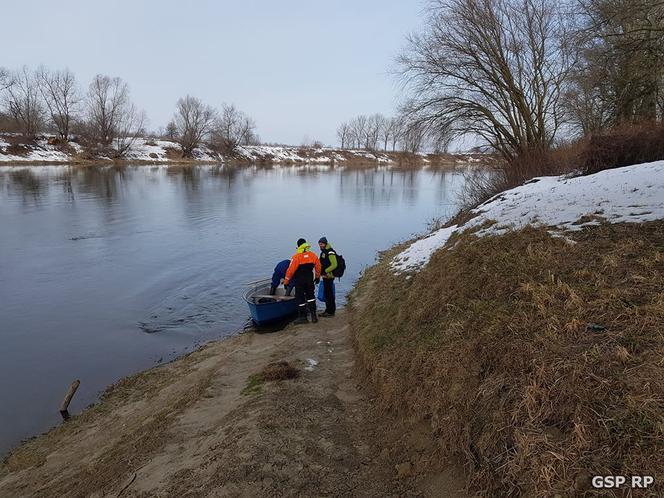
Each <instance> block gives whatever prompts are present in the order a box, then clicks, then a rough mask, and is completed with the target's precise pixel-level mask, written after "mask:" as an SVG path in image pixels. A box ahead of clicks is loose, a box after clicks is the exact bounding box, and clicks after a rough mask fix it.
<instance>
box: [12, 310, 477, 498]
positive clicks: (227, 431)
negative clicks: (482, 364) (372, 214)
mask: <svg viewBox="0 0 664 498" xmlns="http://www.w3.org/2000/svg"><path fill="white" fill-rule="evenodd" d="M282 360H285V361H288V362H289V363H290V364H292V365H293V366H295V367H297V368H298V369H299V370H300V375H299V377H297V378H295V379H290V380H281V381H273V382H263V383H260V382H257V381H256V380H255V378H254V380H253V381H251V380H249V379H250V377H251V376H252V375H254V374H256V373H258V372H260V371H261V369H262V368H264V367H265V366H266V365H268V364H269V363H271V362H274V361H282ZM360 378H361V375H357V372H356V371H355V369H354V355H353V349H352V345H351V341H350V338H349V332H348V325H347V322H346V317H345V315H344V314H343V313H340V314H338V315H337V316H336V317H334V318H331V319H321V321H320V322H319V323H318V324H309V325H301V326H290V327H288V328H286V329H285V330H282V331H280V332H276V333H270V334H258V333H253V332H249V333H245V334H242V335H239V336H237V337H233V338H230V339H227V340H223V341H219V342H216V343H212V344H210V345H208V346H206V347H204V348H202V349H201V350H199V351H196V352H194V353H192V354H190V355H188V356H186V357H184V358H181V359H179V360H177V361H175V362H173V363H170V364H167V365H163V366H160V367H157V368H154V369H152V370H149V371H146V372H143V373H141V374H138V375H136V376H133V377H129V378H127V379H125V380H123V381H121V382H119V383H118V384H116V385H115V386H113V387H112V388H110V389H109V391H108V393H107V394H106V395H105V396H104V399H103V401H102V402H101V403H99V404H97V405H95V406H93V407H91V408H89V409H88V410H86V411H85V412H84V413H82V414H81V415H78V416H76V417H73V418H72V419H70V421H68V422H67V423H64V424H62V425H61V426H60V427H57V428H55V429H53V430H51V431H50V432H49V433H47V434H45V435H43V436H40V437H38V438H35V439H33V440H31V441H28V442H27V443H25V444H24V445H23V446H21V447H20V448H18V449H17V450H15V451H14V452H13V453H11V454H10V455H9V457H8V458H6V459H5V461H4V462H3V464H2V465H1V466H0V496H3V497H5V496H7V497H9V496H12V497H15V496H43V497H52V496H81V497H83V496H86V497H87V496H127V497H130V496H134V497H138V496H141V497H142V496H146V497H147V496H187V497H195V496H247V497H249V496H251V497H255V496H382V497H388V496H437V497H445V496H450V497H452V496H453V497H463V496H465V495H464V493H463V491H462V488H463V479H462V478H461V473H460V471H459V470H458V469H457V468H455V467H453V466H448V465H445V464H440V465H438V466H437V467H438V469H439V470H440V472H438V473H435V474H433V475H431V474H429V475H426V474H425V473H424V472H423V471H421V469H424V468H427V469H428V470H430V469H431V468H432V465H431V462H429V461H427V462H424V461H422V458H423V457H421V455H425V454H431V452H430V451H429V450H428V449H427V447H428V445H429V444H430V435H428V434H427V431H426V429H425V428H424V429H422V430H421V431H420V430H418V429H417V428H413V427H410V428H405V426H403V425H401V424H399V423H397V422H396V421H395V420H392V419H391V418H390V415H388V414H381V413H376V412H375V411H374V409H373V408H372V403H371V393H370V392H369V391H368V389H367V388H365V387H363V386H362V385H361V384H360V383H359V381H358V380H357V379H360ZM83 381H84V379H83ZM433 467H436V465H434V466H433Z"/></svg>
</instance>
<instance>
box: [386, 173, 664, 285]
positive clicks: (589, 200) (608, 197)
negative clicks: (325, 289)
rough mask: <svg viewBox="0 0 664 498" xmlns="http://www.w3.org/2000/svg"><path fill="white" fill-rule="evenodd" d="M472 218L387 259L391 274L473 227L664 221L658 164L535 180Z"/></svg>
mask: <svg viewBox="0 0 664 498" xmlns="http://www.w3.org/2000/svg"><path fill="white" fill-rule="evenodd" d="M472 213H473V214H475V215H476V216H475V217H474V218H472V219H471V220H470V221H468V222H466V223H465V224H463V225H461V226H459V227H457V226H456V225H455V226H451V227H445V228H441V229H440V230H436V231H434V232H433V233H431V234H429V235H428V236H426V237H424V238H422V239H420V240H417V241H416V242H414V243H413V244H411V245H410V246H409V247H408V248H407V249H406V250H405V251H403V252H401V253H400V254H398V255H397V256H395V258H394V259H393V260H392V263H391V265H392V268H393V269H394V270H395V272H397V273H401V272H406V271H413V270H417V269H418V268H420V267H422V266H423V265H425V264H426V263H428V261H429V259H430V258H431V255H432V254H433V253H434V252H435V251H437V250H438V249H440V248H442V247H444V246H445V244H447V241H448V240H449V238H450V237H451V236H452V234H453V233H457V232H464V231H466V230H469V229H473V228H475V229H477V228H478V227H481V226H482V225H484V224H487V223H488V222H491V223H492V224H491V225H490V226H487V227H485V228H481V229H479V231H477V232H476V235H479V236H484V235H496V234H501V233H505V232H507V231H508V230H519V229H521V228H524V227H525V226H526V225H533V226H543V227H547V228H549V230H550V232H551V233H552V234H553V235H561V234H562V233H563V232H565V231H572V230H580V229H582V228H583V227H584V226H588V225H597V224H599V223H600V222H601V221H605V222H609V223H622V222H627V223H640V222H645V221H653V220H659V219H664V161H657V162H653V163H645V164H637V165H634V166H627V167H624V168H617V169H610V170H605V171H601V172H599V173H596V174H594V175H588V176H578V177H569V176H550V177H541V178H535V179H533V180H531V181H529V182H528V183H526V184H524V185H521V186H519V187H516V188H513V189H511V190H507V191H505V192H502V193H501V194H499V195H497V196H495V197H494V198H492V199H489V200H488V201H486V202H485V203H484V204H481V205H480V206H478V207H477V208H475V209H473V210H472Z"/></svg>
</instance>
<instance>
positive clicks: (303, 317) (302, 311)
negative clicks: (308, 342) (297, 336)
mask: <svg viewBox="0 0 664 498" xmlns="http://www.w3.org/2000/svg"><path fill="white" fill-rule="evenodd" d="M297 314H298V317H297V319H296V320H295V321H294V322H293V323H294V324H296V325H299V324H301V323H309V320H307V308H306V307H305V306H298V308H297Z"/></svg>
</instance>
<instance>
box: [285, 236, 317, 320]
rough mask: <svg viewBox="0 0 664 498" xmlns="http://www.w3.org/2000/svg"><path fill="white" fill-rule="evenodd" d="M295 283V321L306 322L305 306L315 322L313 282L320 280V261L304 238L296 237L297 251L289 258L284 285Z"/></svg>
mask: <svg viewBox="0 0 664 498" xmlns="http://www.w3.org/2000/svg"><path fill="white" fill-rule="evenodd" d="M291 281H292V282H294V284H295V299H296V300H297V304H298V306H297V312H298V315H299V316H298V318H297V320H295V323H307V308H308V309H309V313H311V321H312V322H313V323H316V322H317V321H318V316H316V296H314V282H315V283H318V282H320V261H319V260H318V256H316V254H315V253H313V252H311V246H310V245H309V244H307V241H306V240H304V239H298V241H297V252H296V253H295V254H294V255H293V257H292V258H291V262H290V265H289V266H288V270H286V278H285V279H284V285H288V284H290V282H291Z"/></svg>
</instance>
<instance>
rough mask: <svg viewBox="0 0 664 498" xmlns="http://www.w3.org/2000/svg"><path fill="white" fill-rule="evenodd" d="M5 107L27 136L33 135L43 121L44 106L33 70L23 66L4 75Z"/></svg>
mask: <svg viewBox="0 0 664 498" xmlns="http://www.w3.org/2000/svg"><path fill="white" fill-rule="evenodd" d="M4 84H5V85H6V88H5V93H6V95H5V107H6V108H7V113H8V114H9V115H10V116H12V118H13V119H14V121H15V122H16V124H17V125H18V126H19V128H20V129H21V130H22V132H23V134H24V135H26V136H28V137H34V136H35V135H36V134H37V133H38V132H39V130H40V128H41V126H42V125H43V121H44V106H43V104H42V101H41V98H40V97H41V96H40V94H39V83H38V81H37V77H36V76H35V74H34V72H33V71H31V70H30V69H28V67H27V66H23V67H22V68H21V69H19V70H18V71H15V72H14V73H13V74H10V75H9V76H5V83H4Z"/></svg>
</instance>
